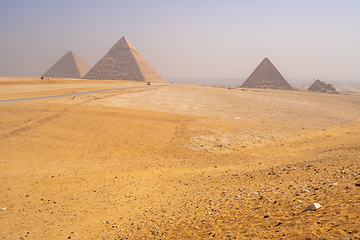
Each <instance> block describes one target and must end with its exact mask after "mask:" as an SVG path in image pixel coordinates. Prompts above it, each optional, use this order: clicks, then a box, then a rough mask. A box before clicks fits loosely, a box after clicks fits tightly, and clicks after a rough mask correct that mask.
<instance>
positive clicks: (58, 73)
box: [43, 51, 90, 78]
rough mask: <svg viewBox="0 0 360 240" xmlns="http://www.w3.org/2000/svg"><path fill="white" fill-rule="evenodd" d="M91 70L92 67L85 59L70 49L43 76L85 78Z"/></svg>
mask: <svg viewBox="0 0 360 240" xmlns="http://www.w3.org/2000/svg"><path fill="white" fill-rule="evenodd" d="M89 70H90V67H89V66H88V65H87V64H86V63H85V62H84V61H83V60H81V59H80V58H79V57H78V56H77V55H76V54H75V53H74V52H73V51H68V52H67V53H66V54H65V55H64V56H63V57H62V58H60V60H59V61H57V62H56V63H55V64H54V65H53V66H52V67H51V68H50V69H49V70H47V71H46V73H44V74H43V76H44V77H53V78H83V77H84V76H85V74H86V73H87V72H88V71H89Z"/></svg>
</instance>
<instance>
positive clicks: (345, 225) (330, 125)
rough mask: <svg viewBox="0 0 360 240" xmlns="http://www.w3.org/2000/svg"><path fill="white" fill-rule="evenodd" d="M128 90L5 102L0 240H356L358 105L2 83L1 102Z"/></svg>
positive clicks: (111, 84) (217, 92) (258, 94)
mask: <svg viewBox="0 0 360 240" xmlns="http://www.w3.org/2000/svg"><path fill="white" fill-rule="evenodd" d="M132 86H138V87H141V88H132V89H123V90H116V91H107V92H99V93H92V94H83V95H77V96H67V97H62V98H52V99H39V100H32V101H23V102H13V103H1V102H0V112H1V114H0V167H1V174H0V184H1V188H0V208H1V211H0V237H1V238H2V239H163V238H164V239H360V232H359V231H360V230H359V229H360V219H359V217H360V186H356V183H357V182H360V172H359V168H360V163H359V162H360V121H359V120H360V95H358V94H350V95H345V94H338V95H332V94H322V93H312V92H306V91H280V90H257V89H239V88H224V87H206V86H195V85H176V84H175V85H172V84H169V85H166V86H156V85H153V86H151V87H149V88H144V87H145V84H144V83H139V82H130V81H89V80H63V79H52V80H50V81H47V82H45V81H41V80H39V79H36V78H0V100H4V99H17V98H25V97H36V96H47V95H56V94H64V93H73V92H74V93H76V92H82V91H93V90H99V89H112V88H122V87H132ZM312 203H319V204H321V208H319V209H317V210H316V211H305V210H304V209H305V207H306V206H308V205H310V204H312Z"/></svg>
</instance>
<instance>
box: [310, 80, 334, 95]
mask: <svg viewBox="0 0 360 240" xmlns="http://www.w3.org/2000/svg"><path fill="white" fill-rule="evenodd" d="M308 91H313V92H322V93H334V94H338V92H337V91H336V89H335V88H334V87H333V86H332V85H331V84H326V83H324V82H322V81H320V80H319V79H317V80H316V81H315V82H314V83H313V84H312V85H311V86H310V87H309V88H308Z"/></svg>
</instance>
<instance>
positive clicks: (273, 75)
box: [241, 58, 292, 90]
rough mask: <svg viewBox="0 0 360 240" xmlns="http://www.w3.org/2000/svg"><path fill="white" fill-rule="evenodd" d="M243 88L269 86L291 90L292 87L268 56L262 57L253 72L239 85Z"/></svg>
mask: <svg viewBox="0 0 360 240" xmlns="http://www.w3.org/2000/svg"><path fill="white" fill-rule="evenodd" d="M241 87H244V88H271V89H284V90H291V89H292V87H291V86H290V84H289V83H288V82H287V81H286V80H285V78H284V77H283V76H282V75H281V74H280V73H279V71H278V70H277V69H276V68H275V67H274V65H273V64H272V63H271V62H270V60H269V59H268V58H264V60H262V62H261V63H260V64H259V66H257V68H256V69H255V70H254V72H253V73H252V74H251V75H250V77H248V79H246V81H245V82H244V83H243V85H241Z"/></svg>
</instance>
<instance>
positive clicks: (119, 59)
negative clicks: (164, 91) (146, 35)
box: [84, 37, 165, 82]
mask: <svg viewBox="0 0 360 240" xmlns="http://www.w3.org/2000/svg"><path fill="white" fill-rule="evenodd" d="M84 78H85V79H125V80H134V81H140V82H148V81H149V82H165V80H164V79H163V78H162V77H161V76H160V75H159V74H158V73H157V72H156V71H155V69H154V68H153V67H152V66H151V65H150V64H149V63H148V62H147V61H146V60H145V59H144V58H143V57H142V56H141V55H140V53H139V52H138V51H137V50H136V48H135V47H134V46H133V45H132V44H131V43H130V42H129V41H128V40H127V39H126V38H125V37H122V38H121V39H120V40H119V41H118V42H117V43H116V44H115V45H114V46H113V47H112V48H111V49H110V51H109V52H108V53H107V54H106V55H105V56H104V57H103V58H102V59H101V60H100V61H99V62H98V63H96V64H95V66H94V67H93V68H92V69H91V70H90V71H89V72H88V73H87V74H86V75H85V76H84Z"/></svg>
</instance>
